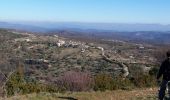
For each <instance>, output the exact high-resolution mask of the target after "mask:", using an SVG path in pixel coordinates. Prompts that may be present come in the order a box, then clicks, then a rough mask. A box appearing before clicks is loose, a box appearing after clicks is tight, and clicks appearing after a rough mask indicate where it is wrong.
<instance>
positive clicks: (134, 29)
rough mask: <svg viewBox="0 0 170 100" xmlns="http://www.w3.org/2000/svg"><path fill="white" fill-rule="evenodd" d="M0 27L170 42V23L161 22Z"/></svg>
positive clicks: (5, 24)
mask: <svg viewBox="0 0 170 100" xmlns="http://www.w3.org/2000/svg"><path fill="white" fill-rule="evenodd" d="M0 28H7V29H16V30H21V31H29V32H38V33H40V34H49V35H51V34H60V35H62V36H66V37H71V38H84V37H86V38H100V39H120V40H126V41H134V42H148V43H156V44H170V25H161V24H118V23H71V22H68V23H66V22H63V23H62V22H58V23H55V22H0Z"/></svg>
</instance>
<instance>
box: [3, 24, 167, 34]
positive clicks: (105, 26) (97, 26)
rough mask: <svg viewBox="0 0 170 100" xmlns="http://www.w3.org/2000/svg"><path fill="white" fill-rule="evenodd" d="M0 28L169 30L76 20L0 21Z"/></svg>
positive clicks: (163, 27) (150, 25)
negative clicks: (79, 21)
mask: <svg viewBox="0 0 170 100" xmlns="http://www.w3.org/2000/svg"><path fill="white" fill-rule="evenodd" d="M0 28H13V29H21V30H27V31H32V32H47V31H49V30H69V29H70V30H79V31H80V30H81V31H82V30H85V31H87V30H90V31H92V30H95V31H97V30H98V31H114V32H115V31H119V32H122V31H124V32H127V31H128V32H134V31H170V25H161V24H123V23H78V22H0Z"/></svg>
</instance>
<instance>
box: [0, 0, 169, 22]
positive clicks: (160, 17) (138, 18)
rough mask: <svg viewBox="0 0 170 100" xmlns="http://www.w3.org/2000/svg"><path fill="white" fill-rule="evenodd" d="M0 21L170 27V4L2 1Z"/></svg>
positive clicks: (164, 0) (158, 0) (154, 0)
mask: <svg viewBox="0 0 170 100" xmlns="http://www.w3.org/2000/svg"><path fill="white" fill-rule="evenodd" d="M0 21H47V22H97V23H160V24H170V0H0Z"/></svg>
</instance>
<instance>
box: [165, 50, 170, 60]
mask: <svg viewBox="0 0 170 100" xmlns="http://www.w3.org/2000/svg"><path fill="white" fill-rule="evenodd" d="M166 56H167V57H168V58H169V57H170V50H169V51H167V53H166Z"/></svg>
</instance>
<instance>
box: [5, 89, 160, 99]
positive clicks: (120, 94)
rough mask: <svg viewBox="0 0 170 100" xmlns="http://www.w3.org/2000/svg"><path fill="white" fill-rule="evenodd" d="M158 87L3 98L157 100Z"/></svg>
mask: <svg viewBox="0 0 170 100" xmlns="http://www.w3.org/2000/svg"><path fill="white" fill-rule="evenodd" d="M156 94H157V89H156V88H155V89H137V90H132V91H125V90H116V91H106V92H77V93H76V92H75V93H64V94H61V93H51V94H50V93H39V94H27V95H22V96H14V97H11V98H7V99H2V100H156Z"/></svg>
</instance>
